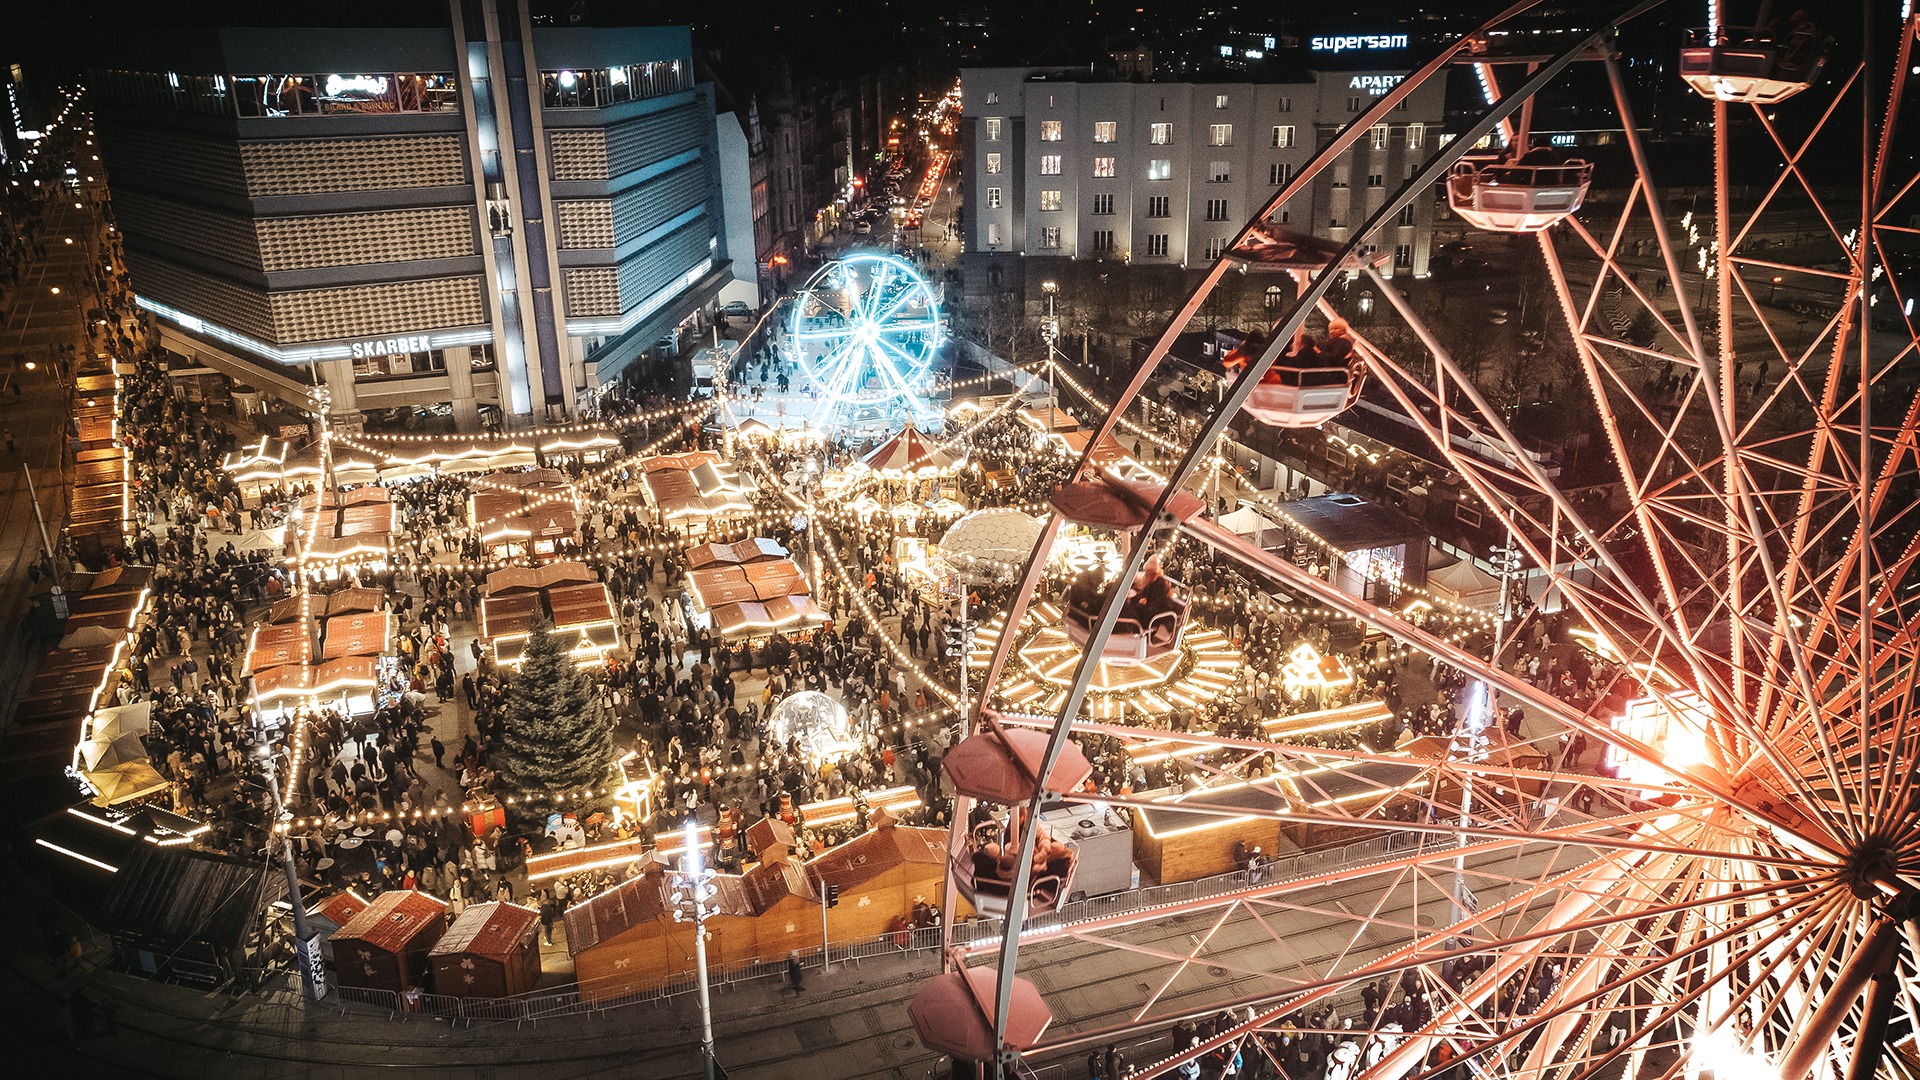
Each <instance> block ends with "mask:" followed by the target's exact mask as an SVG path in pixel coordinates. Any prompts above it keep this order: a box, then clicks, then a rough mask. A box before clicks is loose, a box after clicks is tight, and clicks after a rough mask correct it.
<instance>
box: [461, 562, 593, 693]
mask: <svg viewBox="0 0 1920 1080" xmlns="http://www.w3.org/2000/svg"><path fill="white" fill-rule="evenodd" d="M542 620H544V621H545V622H546V623H547V624H548V625H549V627H550V631H551V633H553V634H554V635H555V636H557V637H559V639H560V644H561V648H562V649H563V650H564V651H565V652H566V653H567V654H568V655H569V656H570V657H572V659H573V662H574V663H575V664H576V665H578V666H580V667H600V666H602V665H604V664H605V663H606V661H607V655H608V654H609V653H611V652H613V651H614V650H616V649H618V648H619V647H620V626H619V621H618V619H617V617H616V611H615V609H614V606H613V594H612V592H611V591H609V590H608V588H607V586H606V583H604V582H602V581H601V580H600V578H599V575H598V574H596V573H594V571H593V570H592V569H590V568H589V567H588V566H587V565H586V564H585V563H578V562H569V561H564V560H563V561H560V562H551V563H546V564H544V565H541V566H532V567H529V566H510V567H507V568H505V569H503V570H496V571H494V572H493V573H491V574H489V575H487V584H486V595H485V596H483V597H482V598H481V600H480V636H481V638H482V639H484V640H485V641H486V642H487V644H488V646H490V647H491V648H492V650H493V657H494V661H495V662H496V663H499V664H503V665H505V666H507V667H519V666H520V664H521V662H522V661H523V660H525V659H526V650H527V640H528V638H529V637H531V636H532V634H533V628H534V625H535V624H536V623H539V622H541V621H542Z"/></svg>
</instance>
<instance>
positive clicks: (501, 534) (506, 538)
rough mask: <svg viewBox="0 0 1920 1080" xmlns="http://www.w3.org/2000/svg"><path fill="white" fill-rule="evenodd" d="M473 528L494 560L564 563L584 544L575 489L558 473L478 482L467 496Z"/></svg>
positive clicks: (524, 474) (529, 473)
mask: <svg viewBox="0 0 1920 1080" xmlns="http://www.w3.org/2000/svg"><path fill="white" fill-rule="evenodd" d="M467 522H468V524H469V525H471V526H472V527H473V531H474V533H475V534H476V535H478V536H479V538H480V542H481V544H482V545H484V546H485V548H486V550H487V554H488V555H489V556H491V557H493V558H514V557H519V556H523V555H526V556H531V557H533V558H534V559H536V560H540V559H552V558H559V557H562V556H563V554H564V552H565V549H566V548H567V547H569V546H572V545H575V544H578V543H579V540H580V513H579V508H578V506H577V505H576V504H575V502H574V496H573V487H572V485H571V484H570V483H569V482H568V480H567V477H566V475H565V474H563V473H561V472H560V471H559V470H558V469H530V470H526V471H522V472H507V473H500V474H497V475H494V476H489V477H487V478H486V479H485V480H484V481H482V480H476V481H475V482H474V486H473V490H472V492H471V493H470V494H469V495H468V496H467Z"/></svg>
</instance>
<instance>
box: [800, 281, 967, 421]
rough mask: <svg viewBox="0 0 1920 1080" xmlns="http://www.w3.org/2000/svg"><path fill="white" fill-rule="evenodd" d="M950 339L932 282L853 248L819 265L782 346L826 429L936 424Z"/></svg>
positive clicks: (941, 405)
mask: <svg viewBox="0 0 1920 1080" xmlns="http://www.w3.org/2000/svg"><path fill="white" fill-rule="evenodd" d="M945 344H946V330H945V325H944V318H943V316H942V314H941V311H940V301H939V298H938V297H937V296H936V295H935V293H934V290H933V287H932V286H931V285H929V284H928V283H927V280H926V278H924V277H922V276H921V275H920V273H919V271H917V270H915V269H914V268H913V265H912V264H911V263H909V262H907V260H905V259H902V258H900V257H898V256H895V255H886V254H880V253H874V254H866V255H851V256H848V257H846V258H844V259H838V260H836V261H834V262H830V263H828V264H826V265H825V266H823V267H821V268H820V269H819V270H818V271H816V272H815V273H814V275H813V276H812V277H811V278H808V279H807V283H806V284H805V285H804V286H803V287H802V288H801V291H800V294H799V297H798V299H797V300H796V301H795V303H794V304H793V308H792V311H791V314H790V315H789V316H788V320H787V337H786V343H785V350H786V354H787V356H788V358H789V359H791V360H793V361H794V363H795V365H796V366H797V368H798V369H799V376H800V377H799V383H800V386H799V389H800V390H801V391H802V392H803V393H806V394H808V395H810V396H812V397H813V398H814V400H815V401H816V402H817V404H816V405H815V407H814V408H813V410H812V414H813V421H814V424H815V425H816V426H817V427H818V428H820V429H821V430H823V431H848V430H861V429H882V428H887V429H892V428H899V427H903V426H905V425H906V424H909V423H911V424H914V425H915V426H917V427H921V428H933V429H937V428H938V427H939V425H940V424H941V423H942V422H943V421H944V419H945V404H944V402H941V401H938V400H936V399H935V398H934V395H933V389H934V368H935V363H936V361H937V360H938V358H939V353H940V349H941V347H942V346H943V345H945Z"/></svg>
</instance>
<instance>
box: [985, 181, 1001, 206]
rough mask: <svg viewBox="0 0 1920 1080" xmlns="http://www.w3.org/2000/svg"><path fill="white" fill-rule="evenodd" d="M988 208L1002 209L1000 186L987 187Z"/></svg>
mask: <svg viewBox="0 0 1920 1080" xmlns="http://www.w3.org/2000/svg"><path fill="white" fill-rule="evenodd" d="M987 209H989V210H998V209H1000V189H999V188H997V187H990V188H988V189H987Z"/></svg>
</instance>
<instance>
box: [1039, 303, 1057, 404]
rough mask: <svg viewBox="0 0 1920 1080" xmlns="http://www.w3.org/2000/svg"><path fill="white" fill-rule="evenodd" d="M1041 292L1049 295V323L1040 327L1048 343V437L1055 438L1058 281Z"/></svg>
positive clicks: (1041, 334)
mask: <svg viewBox="0 0 1920 1080" xmlns="http://www.w3.org/2000/svg"><path fill="white" fill-rule="evenodd" d="M1040 291H1041V292H1043V293H1046V294H1047V321H1046V322H1044V323H1042V324H1041V325H1040V336H1041V337H1043V338H1045V339H1046V342H1047V437H1048V438H1052V437H1053V428H1054V415H1053V413H1054V402H1055V400H1056V398H1055V397H1054V390H1053V344H1054V342H1056V341H1059V340H1060V320H1059V319H1057V318H1055V317H1054V314H1053V296H1054V294H1055V293H1057V292H1059V291H1060V283H1059V282H1057V281H1043V282H1041V283H1040Z"/></svg>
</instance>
